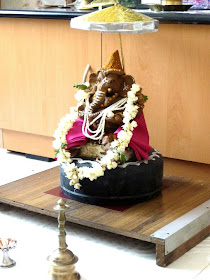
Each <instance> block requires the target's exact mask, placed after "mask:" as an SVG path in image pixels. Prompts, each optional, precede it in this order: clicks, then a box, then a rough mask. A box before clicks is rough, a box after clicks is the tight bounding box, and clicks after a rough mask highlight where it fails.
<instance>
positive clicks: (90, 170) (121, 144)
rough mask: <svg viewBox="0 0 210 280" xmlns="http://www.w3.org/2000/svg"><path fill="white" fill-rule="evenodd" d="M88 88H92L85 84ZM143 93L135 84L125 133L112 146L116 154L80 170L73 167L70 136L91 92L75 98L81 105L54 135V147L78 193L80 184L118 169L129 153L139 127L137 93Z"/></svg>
mask: <svg viewBox="0 0 210 280" xmlns="http://www.w3.org/2000/svg"><path fill="white" fill-rule="evenodd" d="M85 84H86V86H87V87H88V86H89V84H88V83H85ZM138 91H140V86H139V85H138V84H133V85H132V87H131V89H130V91H128V93H127V103H126V105H125V110H124V112H123V117H124V118H123V126H122V128H123V130H121V131H120V132H119V133H118V135H117V139H116V140H114V141H112V142H111V148H112V150H109V151H107V153H106V155H105V156H104V157H102V158H101V159H100V161H98V162H93V167H86V166H84V167H79V168H78V167H77V166H76V165H75V163H73V162H72V161H73V160H72V158H71V153H70V152H69V151H67V150H66V148H67V141H66V135H67V133H68V131H69V129H70V128H71V127H72V126H73V124H74V122H75V121H76V120H77V119H78V107H79V106H80V105H81V104H83V103H84V102H85V100H86V99H87V98H89V94H88V91H87V90H86V89H84V90H78V91H77V93H76V94H75V98H76V99H77V100H78V101H79V102H78V105H77V107H71V108H70V114H67V115H65V116H64V117H63V118H62V119H61V120H60V123H59V125H58V128H57V129H56V131H55V133H54V138H55V140H54V141H53V147H54V149H55V152H56V154H57V160H58V161H59V162H60V163H61V164H62V167H63V169H64V171H65V173H66V177H67V178H68V179H70V183H69V184H70V186H72V185H74V188H75V189H80V187H81V184H80V183H79V181H80V180H82V179H84V178H89V179H90V180H91V181H93V180H95V179H97V178H98V177H100V176H103V175H104V172H105V170H106V168H107V169H114V168H116V167H117V166H118V161H119V158H120V154H122V153H124V152H125V149H126V148H127V147H128V145H129V143H130V140H131V138H132V135H133V133H132V131H133V130H134V128H135V127H137V122H136V121H134V119H135V117H136V115H137V113H138V106H137V105H135V102H136V101H137V100H138V97H137V96H136V93H137V92H138Z"/></svg>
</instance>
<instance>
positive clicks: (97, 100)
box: [70, 51, 146, 159]
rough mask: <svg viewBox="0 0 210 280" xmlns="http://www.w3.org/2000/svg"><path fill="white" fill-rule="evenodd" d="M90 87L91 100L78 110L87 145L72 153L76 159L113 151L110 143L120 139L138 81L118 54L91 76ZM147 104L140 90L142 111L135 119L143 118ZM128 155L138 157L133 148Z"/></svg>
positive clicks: (127, 150) (137, 104) (139, 98)
mask: <svg viewBox="0 0 210 280" xmlns="http://www.w3.org/2000/svg"><path fill="white" fill-rule="evenodd" d="M89 84H90V86H89V88H88V98H87V99H86V102H85V103H83V104H82V105H80V106H79V107H78V115H79V117H80V118H81V119H83V122H84V125H83V131H82V132H83V134H84V136H86V137H87V143H86V144H85V145H82V146H77V147H73V148H71V149H70V152H71V154H72V155H73V156H81V157H95V158H96V157H100V156H101V155H103V154H104V153H105V152H106V151H107V150H108V149H110V142H112V141H113V140H114V139H115V138H116V134H115V132H116V131H117V130H118V128H119V127H121V126H122V125H123V118H124V116H123V112H124V109H125V106H126V103H127V94H128V92H129V91H130V90H131V87H132V85H133V84H135V81H134V78H133V77H132V76H130V75H126V74H125V73H124V71H123V69H122V66H121V62H120V57H119V53H118V51H116V52H115V53H114V54H113V55H112V56H111V57H110V58H109V60H108V61H107V63H106V64H105V65H104V66H103V67H102V68H101V69H100V70H99V71H98V72H97V73H92V74H91V75H90V77H89ZM145 101H146V100H145V96H144V95H143V94H142V93H141V90H139V91H138V92H137V93H136V101H135V105H136V106H137V107H138V112H137V114H136V117H135V119H138V118H139V117H140V115H141V113H142V110H143V108H144V103H145ZM126 153H127V155H126V157H127V159H129V158H135V154H134V152H133V150H132V148H131V147H128V148H127V149H126Z"/></svg>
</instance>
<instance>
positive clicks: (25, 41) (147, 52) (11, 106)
mask: <svg viewBox="0 0 210 280" xmlns="http://www.w3.org/2000/svg"><path fill="white" fill-rule="evenodd" d="M0 38H1V40H0V106H1V107H0V128H1V129H2V131H3V133H2V134H3V145H4V147H5V148H7V149H11V150H15V151H21V152H26V153H31V154H33V153H35V154H37V155H42V156H50V157H53V149H52V147H51V141H52V135H53V133H54V130H55V129H56V128H57V125H58V122H59V119H60V118H61V117H62V116H64V115H65V114H67V113H68V111H69V107H70V106H73V105H75V104H76V102H75V100H74V92H75V90H74V88H73V84H74V83H78V82H81V81H82V76H83V71H84V69H85V67H86V65H87V64H88V63H90V64H91V66H92V69H93V71H94V70H96V69H98V68H99V67H100V66H101V36H100V33H99V32H92V31H91V32H87V31H80V30H75V29H71V28H70V24H69V21H68V20H47V19H42V20H41V19H13V18H1V19H0ZM122 40H123V50H124V58H125V67H126V72H127V73H128V74H131V75H133V76H134V77H135V79H136V82H137V83H139V84H140V85H141V86H142V87H143V89H144V90H143V92H144V94H146V95H148V97H149V100H148V102H147V104H146V106H145V117H146V120H147V125H148V129H149V133H150V139H151V145H152V146H154V147H155V148H157V149H159V150H160V151H161V152H162V154H163V155H164V156H166V157H169V158H176V159H183V160H188V161H195V162H202V163H209V159H210V152H209V149H208V146H209V141H210V139H209V105H210V101H209V98H208V94H209V76H210V60H209V54H210V49H209V46H210V26H208V25H198V26H195V25H178V24H177V25H175V24H171V25H167V24H166V25H163V24H160V27H159V31H158V32H157V33H151V34H144V35H128V34H124V35H122ZM116 49H119V38H118V35H117V34H103V44H102V61H103V62H105V61H106V59H107V58H108V57H109V56H110V54H111V53H112V52H114V51H115V50H116Z"/></svg>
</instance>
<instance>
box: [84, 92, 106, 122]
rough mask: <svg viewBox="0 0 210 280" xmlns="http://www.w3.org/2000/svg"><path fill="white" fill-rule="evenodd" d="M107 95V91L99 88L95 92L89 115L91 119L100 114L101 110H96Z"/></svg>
mask: <svg viewBox="0 0 210 280" xmlns="http://www.w3.org/2000/svg"><path fill="white" fill-rule="evenodd" d="M105 97H106V91H101V90H97V91H96V93H95V97H94V100H93V102H92V103H91V104H90V107H89V111H88V115H89V117H90V119H94V118H95V117H97V116H98V114H99V113H100V112H96V110H98V109H100V108H101V104H103V103H104V100H105Z"/></svg>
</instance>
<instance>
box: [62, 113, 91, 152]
mask: <svg viewBox="0 0 210 280" xmlns="http://www.w3.org/2000/svg"><path fill="white" fill-rule="evenodd" d="M82 124H83V119H80V118H78V119H77V120H76V121H75V122H74V124H73V126H72V127H71V128H70V129H69V131H68V134H67V135H66V141H67V143H68V145H67V149H70V148H73V147H77V146H81V145H85V144H86V143H87V138H86V137H85V136H84V135H83V133H82Z"/></svg>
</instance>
